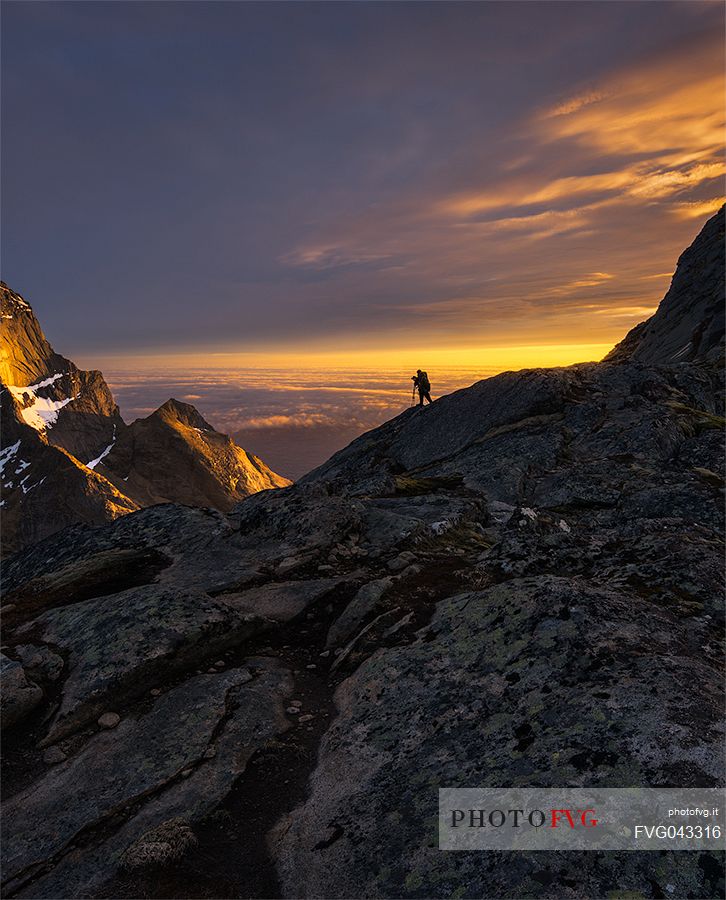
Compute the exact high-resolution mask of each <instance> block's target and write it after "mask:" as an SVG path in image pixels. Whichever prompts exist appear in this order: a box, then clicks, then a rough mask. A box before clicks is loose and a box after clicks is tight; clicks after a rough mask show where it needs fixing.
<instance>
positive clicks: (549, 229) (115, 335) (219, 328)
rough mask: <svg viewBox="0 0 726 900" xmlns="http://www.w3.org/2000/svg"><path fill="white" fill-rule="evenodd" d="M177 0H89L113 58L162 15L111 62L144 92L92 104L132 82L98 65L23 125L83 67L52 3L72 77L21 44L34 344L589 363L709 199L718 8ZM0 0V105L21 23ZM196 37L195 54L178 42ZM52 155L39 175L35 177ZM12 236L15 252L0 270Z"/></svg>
mask: <svg viewBox="0 0 726 900" xmlns="http://www.w3.org/2000/svg"><path fill="white" fill-rule="evenodd" d="M253 6H254V7H255V9H253V8H252V7H253ZM102 7H103V8H102ZM106 7H108V8H107V9H106ZM142 7H144V8H143V9H142ZM187 7H188V8H187V9H186V11H185V12H184V15H178V14H177V13H178V12H179V11H178V10H177V9H176V7H175V5H173V4H170V5H168V7H167V8H166V9H167V10H168V11H167V12H163V9H162V8H161V7H160V8H159V10H160V12H159V15H160V16H161V18H160V20H159V22H156V20H154V21H152V22H151V23H150V22H149V21H146V19H145V16H147V12H146V7H145V5H143V4H141V5H135V4H120V5H110V6H109V5H99V6H98V7H94V8H93V9H94V11H93V14H92V16H91V17H90V18H89V17H84V19H83V24H84V27H87V28H97V31H98V33H97V34H96V38H95V39H96V40H98V41H100V42H101V43H100V44H99V45H98V46H99V53H98V55H99V58H100V57H101V56H103V55H104V54H103V53H102V47H103V46H105V45H104V42H106V41H108V42H110V43H109V56H108V59H109V60H112V61H113V59H115V57H114V56H113V53H112V52H111V51H113V52H114V53H116V54H117V55H118V59H119V60H124V59H125V56H124V55H123V52H122V51H123V50H124V46H125V45H124V41H125V40H126V38H125V37H124V35H128V34H131V33H134V29H132V28H131V25H133V24H134V22H133V21H131V20H134V21H135V19H136V18H138V19H139V21H138V22H137V23H136V25H134V28H137V29H140V32H139V33H144V34H145V35H146V39H147V40H148V41H149V42H150V46H152V47H153V46H155V44H154V41H155V40H156V39H157V38H156V35H157V31H156V30H155V29H156V28H157V26H159V25H161V24H162V22H163V25H164V27H163V29H162V31H161V32H159V34H161V33H163V34H166V33H167V30H169V32H170V33H172V32H173V34H174V35H175V41H176V43H172V44H167V43H166V42H163V41H162V42H160V43H159V46H158V48H157V50H158V54H157V55H156V56H154V54H150V55H149V58H148V60H147V61H144V62H143V66H144V67H146V68H142V69H140V70H139V73H138V76H135V77H138V78H139V79H140V82H139V85H136V87H138V89H139V91H141V89H142V87H143V90H144V96H145V97H147V96H148V104H150V106H149V109H146V107H145V106H144V104H136V105H134V104H132V105H131V106H130V107H129V105H128V104H124V103H122V102H121V100H119V95H117V94H116V93H114V86H119V85H125V86H126V87H125V89H128V90H129V91H130V93H129V96H135V94H133V91H132V87H134V85H129V84H127V82H126V81H125V80H124V79H126V78H127V77H130V76H128V73H127V68H126V67H125V64H124V66H122V67H121V69H120V71H119V72H117V71H116V70H115V69H114V68H113V65H112V62H109V63H108V65H106V66H104V67H101V68H100V69H99V71H98V72H97V73H96V74H97V76H98V77H99V78H101V79H102V82H100V83H99V86H98V91H99V96H98V101H99V104H100V106H99V108H98V109H95V108H91V107H90V106H89V107H86V106H84V103H86V102H88V103H90V102H91V101H90V100H87V97H86V96H85V95H84V96H83V97H81V98H78V100H77V103H76V105H75V106H74V105H71V106H70V107H68V113H67V115H66V114H65V113H64V116H65V118H64V119H63V121H62V122H58V123H56V124H55V125H54V126H53V127H50V128H49V127H48V124H49V122H55V119H53V118H52V115H54V113H51V112H50V109H51V100H52V101H53V105H52V108H53V109H61V108H62V109H64V110H65V109H66V107H67V104H64V103H62V102H61V101H62V99H63V96H64V94H63V91H65V90H67V91H69V92H71V93H69V96H74V97H76V96H77V92H75V93H73V91H75V85H76V84H77V79H79V78H81V77H83V78H84V79H86V81H85V82H84V83H86V82H87V81H88V75H89V73H88V72H85V71H84V70H83V68H82V67H83V65H84V64H85V61H86V57H85V56H84V54H83V53H82V52H80V51H79V50H78V49H77V47H76V45H75V42H77V40H78V31H77V27H76V26H77V25H78V23H77V22H75V20H74V17H75V16H77V13H76V11H74V7H73V5H72V4H71V5H64V6H63V11H62V14H61V12H60V11H59V13H58V22H60V21H61V20H64V19H65V18H66V17H67V18H68V22H67V23H66V24H67V30H68V37H67V45H64V44H63V40H62V38H61V37H59V36H58V35H59V33H60V32H58V33H57V34H56V36H55V41H56V46H57V52H58V53H59V54H61V55H63V53H65V56H64V57H63V58H64V60H65V64H66V67H67V71H68V72H70V73H71V75H72V76H73V77H69V80H68V84H65V82H64V81H63V77H64V72H66V70H65V69H58V70H57V71H56V69H54V70H53V74H52V77H50V75H48V76H47V77H46V80H45V81H44V82H42V84H39V83H36V82H37V80H38V79H39V78H40V75H41V74H42V64H41V63H39V59H40V56H39V55H38V54H36V56H35V57H34V59H33V69H32V70H31V71H29V72H27V73H25V74H26V75H27V78H30V79H31V81H32V84H31V86H32V87H33V91H34V93H33V102H32V103H31V104H27V103H26V105H25V107H24V109H25V112H24V114H23V115H24V117H25V118H23V119H22V120H18V121H17V122H16V123H15V124H17V126H18V127H17V128H16V129H15V130H16V132H17V133H18V135H19V136H20V137H19V141H20V143H19V144H18V149H17V156H18V159H17V160H16V159H15V157H14V156H12V155H11V156H10V157H9V158H8V159H6V161H5V162H6V175H7V176H8V177H7V178H6V182H7V183H8V184H9V185H10V186H11V190H10V192H9V193H10V201H9V207H10V209H9V210H8V209H6V212H7V213H8V221H11V220H14V221H16V222H20V223H21V225H19V226H16V228H18V229H20V231H19V234H18V236H16V235H15V234H13V235H12V236H11V237H12V240H11V241H9V242H6V243H7V244H8V246H9V248H10V251H9V252H8V253H6V257H9V264H8V259H6V277H7V278H8V279H9V280H10V281H13V276H14V273H15V271H16V269H17V271H19V273H20V274H19V276H18V283H13V285H12V286H13V287H15V288H16V289H17V290H19V291H20V292H21V293H24V294H26V295H27V296H28V299H29V300H30V301H31V303H33V305H34V307H35V309H36V311H37V313H38V315H39V317H40V319H41V321H42V323H43V325H44V327H45V329H46V331H47V333H48V336H49V338H50V339H51V341H52V342H53V343H54V344H55V345H56V346H57V347H58V348H59V349H61V350H62V351H63V352H65V353H68V354H69V355H73V356H74V357H75V358H77V359H79V360H83V361H84V363H85V364H87V365H93V366H94V367H98V368H105V367H108V366H111V365H117V364H121V363H122V362H123V360H125V361H126V363H129V364H132V365H138V366H142V365H146V366H151V365H157V364H163V365H172V366H173V365H190V366H197V365H209V366H218V367H227V366H230V365H235V364H238V365H243V366H244V365H247V366H250V365H254V366H269V367H278V366H280V365H289V366H291V367H295V366H298V365H308V366H316V365H329V366H346V365H349V366H364V365H370V366H376V365H380V366H387V365H391V366H398V365H401V366H404V367H405V366H408V367H410V366H412V365H421V364H425V365H426V366H427V367H428V368H432V367H434V366H439V367H441V366H452V365H467V366H468V365H473V366H477V365H482V366H487V367H491V366H496V367H501V368H518V367H522V366H528V365H558V364H567V363H571V362H575V361H579V360H587V359H599V358H601V357H602V356H603V355H604V354H605V353H606V352H607V350H608V349H609V348H610V347H611V346H612V345H613V344H615V343H616V342H617V341H618V340H620V339H621V338H622V337H623V336H624V334H625V333H626V332H627V331H628V330H629V329H630V328H631V327H632V326H633V325H635V324H636V323H637V322H640V321H642V320H643V319H645V318H647V317H648V316H649V315H651V314H652V313H653V311H654V310H655V309H656V307H657V305H658V302H659V301H660V299H661V298H662V296H663V295H664V293H665V292H666V290H667V288H668V285H669V281H670V277H671V275H672V272H673V270H674V268H675V264H676V261H677V259H678V256H679V255H680V253H681V252H682V251H683V250H684V249H685V247H686V246H688V244H690V242H691V241H692V240H693V238H694V237H695V235H696V234H697V232H698V231H699V229H700V228H701V226H702V224H703V223H704V222H705V220H706V219H707V218H708V217H709V215H711V214H712V213H713V212H714V211H715V210H716V209H717V208H718V206H719V205H720V204H721V203H722V202H723V199H724V193H725V191H724V174H725V173H726V165H725V161H724V125H725V121H724V39H723V17H724V13H723V7H722V5H721V4H718V3H696V2H694V3H685V4H679V3H658V4H654V3H587V4H585V3H572V4H532V5H527V6H526V7H525V6H524V5H522V4H520V3H490V4H486V3H485V4H450V5H449V4H422V5H419V4H403V5H396V4H392V5H390V8H389V9H387V10H385V11H384V9H383V8H382V7H378V6H376V5H375V4H373V5H370V6H368V5H366V4H352V5H350V4H341V5H330V11H329V16H330V18H329V21H328V25H329V30H328V31H326V33H325V34H320V33H319V30H318V28H317V25H316V22H315V21H313V20H312V19H309V16H310V15H311V9H312V7H311V6H307V5H305V4H302V5H300V6H299V7H296V12H295V14H294V16H295V17H297V18H296V19H295V23H294V27H293V26H292V25H290V28H289V29H288V28H287V27H286V26H285V23H282V22H280V21H279V20H278V18H277V17H276V15H277V14H276V12H275V9H274V8H272V7H274V5H272V6H271V7H269V8H268V9H267V10H265V9H264V8H263V7H259V9H258V8H257V6H256V5H254V4H253V5H249V6H248V5H246V4H232V5H230V6H229V7H228V6H226V5H220V6H219V8H217V7H216V6H209V5H206V4H191V5H187ZM525 9H526V11H527V23H523V22H522V17H521V14H522V10H525ZM33 15H34V14H33V13H32V11H31V12H23V11H22V10H20V9H16V11H15V13H14V17H17V18H18V20H20V19H22V17H24V16H25V17H28V18H29V19H31V18H32V16H33ZM250 16H251V17H253V18H255V17H256V18H255V22H256V26H257V27H259V28H260V29H262V31H265V29H266V28H268V26H269V35H270V48H271V54H272V55H271V56H270V57H269V59H268V58H267V56H266V57H265V58H264V59H260V58H259V57H258V56H254V55H252V56H249V55H248V56H245V54H239V53H236V52H235V53H233V54H231V55H230V56H229V58H227V57H225V55H224V54H225V53H226V52H228V50H229V48H226V45H225V44H224V42H223V41H222V37H223V35H224V34H225V28H226V27H227V26H225V23H224V22H223V21H222V19H224V18H225V17H227V18H230V22H229V23H227V25H228V26H229V27H232V26H234V28H235V29H238V30H236V31H235V33H239V34H240V35H244V34H246V32H245V29H244V28H243V25H244V24H245V22H246V21H247V17H250ZM381 16H384V17H385V19H386V22H387V27H386V28H382V27H381V19H380V17H381ZM14 17H11V19H10V26H9V27H11V28H12V27H16V28H18V29H19V30H18V31H17V32H15V31H14V32H13V34H14V35H16V38H15V39H14V40H8V46H9V47H12V48H15V47H17V48H19V49H18V59H17V60H11V62H13V66H7V71H8V72H9V73H10V75H11V81H10V86H9V87H7V88H6V96H7V97H8V98H9V100H8V102H6V104H5V105H6V106H7V107H8V109H9V113H8V115H9V116H10V124H13V122H15V120H14V119H13V117H12V110H13V109H14V107H13V97H14V91H15V92H18V91H20V90H21V89H22V84H21V76H22V75H23V74H24V69H23V66H24V62H23V57H22V54H21V53H20V50H22V47H23V42H22V37H23V34H25V33H26V32H24V31H23V29H24V28H25V29H28V28H29V26H28V23H27V22H25V23H24V24H23V25H22V27H21V26H20V25H15V26H14ZM94 17H95V19H94V20H93V22H92V21H91V19H93V18H94ZM36 18H37V16H36ZM112 18H118V19H119V20H123V23H124V24H125V30H124V29H120V30H118V31H113V29H111V30H109V29H108V27H107V26H108V24H109V21H110V19H112ZM96 19H97V20H98V21H96ZM232 19H233V20H234V22H232ZM268 19H269V21H268ZM298 19H299V21H298ZM127 20H128V21H127ZM218 20H219V21H218ZM525 26H526V27H525ZM144 29H147V30H146V31H144ZM202 32H203V33H204V35H205V36H204V40H205V41H207V42H211V44H210V45H212V44H214V42H215V41H217V40H219V42H220V43H219V54H218V55H217V56H212V57H210V55H209V54H207V53H205V54H203V55H202V56H200V57H196V56H194V55H193V53H192V52H191V51H193V50H194V48H195V47H197V44H198V41H200V40H201V39H202V38H201V37H200V34H202ZM261 33H262V32H261ZM265 33H267V32H265ZM114 35H118V37H115V36H114ZM32 37H33V34H32V31H31V30H28V31H27V41H28V44H29V45H31V44H32V41H31V38H32ZM41 37H42V35H40V36H39V35H35V41H36V43H37V41H38V40H40V39H41ZM113 41H118V42H119V45H118V46H116V44H115V43H113ZM214 45H215V46H216V44H214ZM33 46H35V44H33ZM199 46H201V45H199ZM204 46H205V47H206V46H207V44H204ZM310 47H314V48H315V52H314V53H313V52H311V51H309V48H310ZM169 48H171V49H169ZM185 48H187V50H189V52H186V53H185V54H184V59H185V61H188V63H189V65H190V66H191V68H190V70H189V71H188V72H187V70H186V69H178V68H174V67H173V66H172V67H171V68H169V66H170V64H171V62H173V59H171V60H170V59H167V58H166V56H165V54H167V53H172V54H173V53H175V52H177V51H178V52H179V53H182V51H184V49H185ZM306 48H307V49H306ZM66 51H67V52H66ZM13 52H15V51H14V50H13ZM54 52H55V51H54ZM89 64H90V63H89ZM185 65H186V62H185ZM195 66H197V67H198V68H195ZM246 66H247V67H252V68H251V69H250V71H248V69H247V68H245V67H246ZM283 71H285V72H288V74H289V75H290V76H291V77H286V78H281V77H279V73H280V72H283ZM170 72H173V73H175V74H174V76H173V77H171V76H170V74H169V73H170ZM39 73H40V74H39ZM292 73H294V77H292ZM91 74H92V73H91ZM251 75H254V76H255V80H254V82H253V83H254V84H255V85H256V87H255V90H254V91H251V92H250V91H249V90H248V87H249V84H250V77H251ZM185 78H190V79H192V78H193V79H194V91H192V92H191V93H190V90H189V89H188V86H187V85H185V83H184V79H185ZM12 79H17V85H16V87H13V84H14V82H13V80H12ZM32 79H35V80H32ZM74 79H76V80H74ZM26 81H27V79H26ZM23 83H25V82H23ZM149 85H150V86H152V87H153V86H154V85H155V86H156V89H157V92H156V93H153V92H152V93H151V94H149V93H148V92H147V91H146V87H147V86H149ZM51 90H53V91H57V92H58V96H55V95H54V94H51V93H49V91H51ZM89 96H90V95H89ZM46 101H47V104H48V106H47V108H45V109H44V107H43V102H46ZM75 102H76V101H74V103H75ZM144 102H145V103H146V102H147V101H144ZM105 103H110V104H111V106H109V107H108V108H107V107H106V106H104V105H103V104H105ZM114 104H117V105H118V104H121V105H120V106H119V107H118V109H117V108H116V106H115V105H114ZM179 104H181V106H179V108H178V109H177V106H178V105H179ZM145 110H146V111H145ZM91 113H93V115H91ZM36 115H37V118H38V126H39V129H40V130H39V131H38V134H35V133H34V131H33V123H34V121H35V119H34V118H33V117H34V116H36ZM99 116H102V117H103V118H102V120H101V125H100V126H99V125H98V117H99ZM134 117H138V122H137V121H136V119H135V118H134ZM41 125H42V128H40V126H41ZM85 127H87V128H89V129H90V132H91V134H93V135H94V140H93V141H80V140H79V138H78V134H81V133H82V129H83V128H85ZM66 128H67V129H69V130H72V129H76V130H75V131H73V134H72V136H71V137H69V136H68V135H65V136H64V134H65V133H64V129H66ZM41 132H42V134H43V140H42V141H40V140H39V139H38V136H39V134H40V133H41ZM130 133H131V134H133V135H134V143H133V145H131V146H128V147H126V145H125V144H124V143H123V142H124V140H125V136H126V135H128V134H130ZM34 134H35V136H34ZM96 136H97V137H98V140H99V141H100V142H101V143H99V144H97V143H96V142H95V138H96ZM25 140H27V141H29V142H30V141H32V143H29V144H28V146H24V145H23V141H25ZM64 141H66V143H63V142H64ZM69 141H70V143H68V142H69ZM104 141H105V142H106V143H104ZM119 142H121V143H120V144H119ZM106 145H107V151H108V153H109V154H111V153H114V154H116V155H115V156H113V167H112V168H109V167H110V166H111V163H110V162H108V161H107V157H106V155H103V154H100V150H99V147H101V146H104V147H106ZM119 145H120V146H122V147H126V149H125V150H123V152H120V151H119V152H117V149H116V148H117V147H118V146H119ZM41 147H42V148H43V154H42V158H41V156H38V154H39V153H40V150H39V148H41ZM69 148H70V150H71V151H72V152H70V153H69V152H68V149H69ZM159 148H161V149H159ZM64 154H65V155H64ZM147 154H148V155H147ZM154 154H156V155H154ZM102 156H103V159H102ZM56 159H62V160H64V161H65V164H66V170H64V171H61V172H59V173H53V172H51V170H50V169H48V170H47V171H46V168H44V167H49V166H51V165H53V164H54V160H56ZM160 161H163V165H162V164H161V162H160ZM23 165H25V166H28V169H27V173H26V177H25V180H24V179H23V177H20V175H18V177H15V176H16V174H17V173H19V172H21V169H22V166H23ZM73 166H77V167H78V176H77V177H78V179H79V182H78V184H77V185H76V186H75V187H73V184H74V182H73V178H74V172H73V171H72V167H73ZM111 173H112V174H111ZM21 174H22V173H21ZM11 175H12V176H13V177H10V176H11ZM51 176H52V177H51ZM44 178H45V179H46V181H44V180H43V179H44ZM94 178H98V183H96V182H94V181H93V179H94ZM46 182H47V183H46ZM14 185H17V190H18V192H19V195H18V203H17V204H16V205H17V207H18V209H17V213H18V214H17V215H11V214H10V213H13V212H14V207H13V202H12V198H13V190H14V187H13V186H14ZM44 185H45V187H44ZM34 186H35V187H34ZM36 189H37V191H38V192H39V199H38V200H37V202H36V204H35V205H34V200H33V191H34V190H36ZM66 189H68V190H71V195H70V196H71V197H72V203H70V204H69V202H67V201H64V194H63V191H64V190H66ZM155 192H156V193H155ZM56 203H57V206H58V217H59V218H58V222H57V223H56V222H55V219H54V218H53V216H54V209H55V207H54V205H53V204H56ZM7 206H8V201H6V207H7ZM69 216H70V220H69V218H68V217H69ZM25 222H27V223H28V225H27V228H28V233H27V235H26V234H24V233H23V232H22V227H23V226H22V223H25ZM33 229H36V231H37V230H38V229H40V233H36V231H33ZM46 232H47V234H46ZM44 240H45V244H44V243H43V241H44ZM16 245H17V246H22V247H25V248H30V249H28V250H26V251H25V252H26V254H27V256H28V259H27V262H26V264H25V267H24V268H23V266H21V265H16V256H17V255H18V254H17V252H15V253H14V252H13V251H14V250H15V247H16ZM39 259H40V260H41V262H42V265H38V261H39ZM25 282H27V284H26V283H25Z"/></svg>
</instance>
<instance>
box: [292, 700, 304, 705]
mask: <svg viewBox="0 0 726 900" xmlns="http://www.w3.org/2000/svg"><path fill="white" fill-rule="evenodd" d="M290 706H302V700H291V701H290Z"/></svg>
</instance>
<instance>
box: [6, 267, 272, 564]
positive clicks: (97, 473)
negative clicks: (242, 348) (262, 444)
mask: <svg viewBox="0 0 726 900" xmlns="http://www.w3.org/2000/svg"><path fill="white" fill-rule="evenodd" d="M0 382H1V384H0V391H1V392H0V401H1V403H2V449H0V465H1V466H2V487H3V506H2V511H3V517H2V537H3V552H4V553H6V554H7V553H8V552H13V551H14V550H17V549H18V548H20V547H23V546H26V545H27V544H29V543H32V542H33V541H35V540H38V539H39V538H42V537H45V536H47V535H49V534H52V533H53V532H55V531H57V530H59V529H60V528H64V527H65V526H67V525H72V524H76V523H79V522H86V523H88V524H93V525H97V524H101V523H103V522H108V521H111V520H113V519H115V518H117V517H118V516H119V515H124V514H125V513H128V512H131V511H133V510H135V509H138V508H139V507H140V506H148V505H150V504H153V503H160V502H168V501H173V502H177V503H189V504H191V505H199V506H211V507H214V508H217V509H221V510H225V511H228V510H229V509H231V507H232V506H233V505H234V503H236V502H237V501H238V500H241V499H242V498H243V497H246V496H248V495H249V494H250V493H252V492H254V491H259V490H265V489H267V488H271V487H283V486H285V485H287V484H289V481H288V480H287V479H285V478H282V477H281V476H279V475H276V474H275V473H274V472H272V471H271V470H270V469H269V468H267V466H265V464H264V463H263V462H262V461H261V460H259V459H257V457H255V456H252V454H249V453H247V452H246V451H245V450H243V449H242V448H241V447H238V446H237V445H236V444H235V443H234V442H233V441H232V440H230V438H228V437H227V436H226V435H224V434H220V433H219V432H217V431H215V430H214V428H212V426H211V425H209V423H207V422H205V421H204V419H203V418H202V417H201V416H200V415H199V413H198V412H197V411H196V410H195V409H194V407H192V406H189V405H187V404H185V403H179V402H178V401H176V400H169V401H167V403H165V404H164V405H163V406H162V407H160V408H159V409H158V410H157V411H156V412H155V413H153V414H152V415H151V416H149V417H148V418H147V419H143V420H138V421H136V422H133V423H132V424H131V425H126V424H125V422H124V421H123V419H122V418H121V415H120V413H119V410H118V406H117V405H116V403H115V402H114V399H113V397H112V395H111V392H110V390H109V388H108V385H107V384H106V382H105V381H104V379H103V375H102V374H101V373H100V372H96V371H93V372H86V371H83V370H81V369H79V368H78V367H77V366H75V365H74V364H73V363H72V362H71V361H70V360H68V359H66V358H65V357H64V356H60V355H59V354H57V353H55V352H54V350H53V348H52V347H51V346H50V344H49V343H48V341H47V340H46V338H45V336H44V334H43V332H42V330H41V328H40V325H39V323H38V320H37V319H36V317H35V315H34V313H33V310H32V309H31V307H30V304H29V303H27V301H25V300H24V299H23V298H22V297H21V296H20V295H19V294H16V293H15V292H14V291H12V290H10V289H9V288H8V287H7V286H6V285H5V284H2V283H0Z"/></svg>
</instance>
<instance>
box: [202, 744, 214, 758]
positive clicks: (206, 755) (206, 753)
mask: <svg viewBox="0 0 726 900" xmlns="http://www.w3.org/2000/svg"><path fill="white" fill-rule="evenodd" d="M216 755H217V748H216V747H207V749H206V750H205V751H204V758H205V759H214V757H215V756H216Z"/></svg>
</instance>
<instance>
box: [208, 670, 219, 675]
mask: <svg viewBox="0 0 726 900" xmlns="http://www.w3.org/2000/svg"><path fill="white" fill-rule="evenodd" d="M216 674H217V670H216V669H207V675H216Z"/></svg>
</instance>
